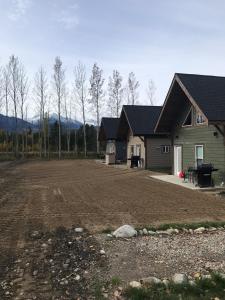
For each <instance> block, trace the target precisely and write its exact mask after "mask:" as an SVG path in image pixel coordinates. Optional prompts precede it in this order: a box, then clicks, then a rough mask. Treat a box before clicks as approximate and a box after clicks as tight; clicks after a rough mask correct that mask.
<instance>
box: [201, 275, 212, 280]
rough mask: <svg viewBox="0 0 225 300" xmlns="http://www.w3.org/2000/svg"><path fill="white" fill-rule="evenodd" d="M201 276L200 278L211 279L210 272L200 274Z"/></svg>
mask: <svg viewBox="0 0 225 300" xmlns="http://www.w3.org/2000/svg"><path fill="white" fill-rule="evenodd" d="M201 277H202V279H211V278H212V276H211V275H210V274H207V275H202V276H201Z"/></svg>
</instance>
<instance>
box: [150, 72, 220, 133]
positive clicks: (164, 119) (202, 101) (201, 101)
mask: <svg viewBox="0 0 225 300" xmlns="http://www.w3.org/2000/svg"><path fill="white" fill-rule="evenodd" d="M184 95H185V96H186V98H187V99H189V101H190V102H191V103H192V104H193V105H194V106H196V107H197V108H198V109H199V110H200V111H201V112H202V113H203V114H204V115H205V117H206V118H207V120H208V122H209V123H212V124H213V123H219V122H225V77H219V76H210V75H196V74H182V73H176V74H175V75H174V79H173V81H172V84H171V86H170V89H169V92H168V94H167V97H166V100H165V103H164V105H163V108H162V111H161V114H160V117H159V120H158V122H157V125H156V132H166V131H167V130H166V128H167V129H168V130H170V128H171V127H170V126H171V122H172V120H173V119H174V117H175V116H176V115H177V113H179V110H180V109H182V105H183V103H182V101H183V99H182V98H183V97H184Z"/></svg>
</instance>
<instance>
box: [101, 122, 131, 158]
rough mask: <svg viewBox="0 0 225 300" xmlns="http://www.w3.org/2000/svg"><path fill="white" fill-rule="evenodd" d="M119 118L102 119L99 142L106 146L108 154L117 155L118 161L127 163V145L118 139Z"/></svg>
mask: <svg viewBox="0 0 225 300" xmlns="http://www.w3.org/2000/svg"><path fill="white" fill-rule="evenodd" d="M118 125H119V118H102V120H101V126H100V129H99V141H100V142H101V143H104V144H105V153H106V154H115V159H116V161H126V144H125V143H124V141H121V140H119V139H118V138H117V130H118Z"/></svg>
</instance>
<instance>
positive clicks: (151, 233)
mask: <svg viewBox="0 0 225 300" xmlns="http://www.w3.org/2000/svg"><path fill="white" fill-rule="evenodd" d="M148 234H149V235H155V234H156V232H155V231H153V230H149V231H148Z"/></svg>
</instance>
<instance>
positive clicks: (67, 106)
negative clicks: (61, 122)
mask: <svg viewBox="0 0 225 300" xmlns="http://www.w3.org/2000/svg"><path fill="white" fill-rule="evenodd" d="M63 98H64V113H65V117H66V142H67V152H68V153H69V152H70V133H71V99H70V101H68V98H69V97H68V93H67V92H66V91H65V93H64V97H63Z"/></svg>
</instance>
